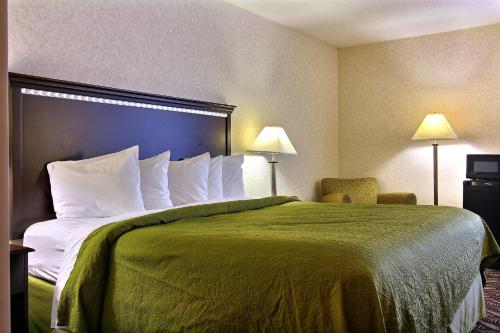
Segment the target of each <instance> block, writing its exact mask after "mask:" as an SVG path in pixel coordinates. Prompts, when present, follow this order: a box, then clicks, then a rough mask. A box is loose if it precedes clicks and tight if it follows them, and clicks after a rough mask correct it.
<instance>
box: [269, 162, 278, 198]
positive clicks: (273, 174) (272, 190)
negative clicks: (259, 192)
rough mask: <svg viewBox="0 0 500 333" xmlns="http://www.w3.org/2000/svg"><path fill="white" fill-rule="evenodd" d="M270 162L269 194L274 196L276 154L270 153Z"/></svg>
mask: <svg viewBox="0 0 500 333" xmlns="http://www.w3.org/2000/svg"><path fill="white" fill-rule="evenodd" d="M269 163H270V164H271V195H272V196H276V195H277V191H276V164H278V161H277V160H276V154H272V155H271V160H270V161H269Z"/></svg>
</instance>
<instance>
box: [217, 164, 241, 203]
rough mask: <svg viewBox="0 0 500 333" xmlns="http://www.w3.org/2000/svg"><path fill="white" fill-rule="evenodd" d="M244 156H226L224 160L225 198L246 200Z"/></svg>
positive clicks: (223, 183)
mask: <svg viewBox="0 0 500 333" xmlns="http://www.w3.org/2000/svg"><path fill="white" fill-rule="evenodd" d="M244 158H245V157H244V155H236V156H224V159H223V160H222V192H223V195H224V198H244V197H245V188H244V186H243V169H242V165H243V161H244Z"/></svg>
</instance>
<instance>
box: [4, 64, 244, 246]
mask: <svg viewBox="0 0 500 333" xmlns="http://www.w3.org/2000/svg"><path fill="white" fill-rule="evenodd" d="M9 80H10V112H11V114H10V175H11V184H12V185H11V235H10V237H11V239H16V238H21V237H22V235H23V233H24V231H25V230H26V228H27V227H28V226H30V225H31V224H33V223H35V222H39V221H44V220H48V219H52V218H54V217H55V214H54V210H53V206H52V198H51V194H50V181H49V177H48V173H47V169H46V165H47V163H50V162H52V161H60V160H78V159H84V158H90V157H95V156H99V155H102V154H108V153H112V152H116V151H119V150H122V149H125V148H128V147H131V146H134V145H139V146H140V158H141V159H142V158H148V157H151V156H154V155H156V154H158V153H161V152H163V151H165V150H170V151H171V158H172V159H181V158H185V157H190V156H195V155H198V154H201V153H204V152H207V151H208V152H210V154H211V155H212V156H216V155H220V154H224V155H230V153H231V113H232V111H233V110H234V108H235V107H234V106H232V105H225V104H217V103H209V102H202V101H195V100H189V99H182V98H175V97H167V96H161V95H154V94H146V93H140V92H134V91H127V90H121V89H113V88H106V87H100V86H94V85H88V84H81V83H74V82H67V81H60V80H54V79H47V78H40V77H34V76H27V75H22V74H15V73H10V74H9Z"/></svg>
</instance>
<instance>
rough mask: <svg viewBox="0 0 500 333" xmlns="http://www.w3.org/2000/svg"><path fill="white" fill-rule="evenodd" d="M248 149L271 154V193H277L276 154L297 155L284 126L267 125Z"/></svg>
mask: <svg viewBox="0 0 500 333" xmlns="http://www.w3.org/2000/svg"><path fill="white" fill-rule="evenodd" d="M248 151H252V152H256V153H266V154H270V155H271V160H270V161H269V163H271V194H272V195H276V193H277V191H276V164H277V163H278V161H277V160H276V155H278V154H286V155H297V151H296V150H295V148H294V147H293V145H292V142H291V141H290V139H289V138H288V135H286V132H285V130H284V129H283V127H278V126H266V127H264V129H262V131H260V133H259V135H257V137H256V138H255V140H254V142H253V143H252V145H251V146H250V147H249V148H248Z"/></svg>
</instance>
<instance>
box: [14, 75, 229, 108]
mask: <svg viewBox="0 0 500 333" xmlns="http://www.w3.org/2000/svg"><path fill="white" fill-rule="evenodd" d="M9 81H10V86H11V87H23V88H31V89H50V90H51V91H69V90H76V91H78V92H79V93H80V94H82V93H87V94H91V95H94V94H96V95H101V94H105V95H108V96H115V97H118V98H120V99H123V98H133V99H138V100H143V101H145V102H146V101H149V102H160V103H164V104H166V105H169V106H174V107H182V108H192V109H198V110H205V111H214V112H222V113H227V114H228V115H231V113H232V112H233V111H234V109H235V108H236V106H234V105H228V104H220V103H212V102H204V101H198V100H194V99H186V98H179V97H171V96H164V95H158V94H150V93H142V92H138V91H132V90H126V89H117V88H109V87H104V86H98V85H92V84H86V83H77V82H71V81H64V80H57V79H49V78H44V77H39V76H33V75H26V74H18V73H9Z"/></svg>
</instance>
